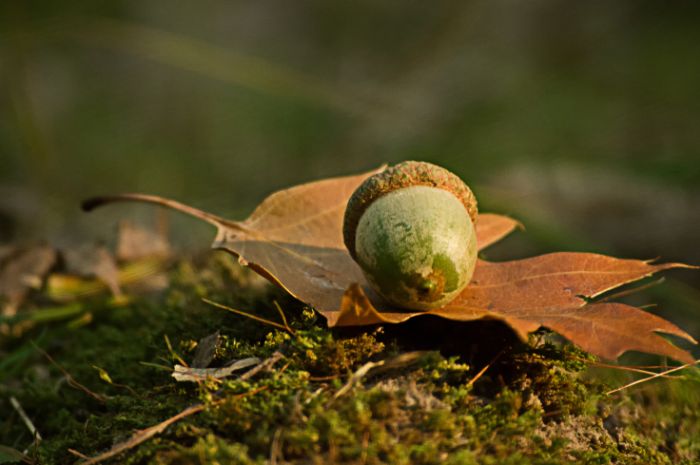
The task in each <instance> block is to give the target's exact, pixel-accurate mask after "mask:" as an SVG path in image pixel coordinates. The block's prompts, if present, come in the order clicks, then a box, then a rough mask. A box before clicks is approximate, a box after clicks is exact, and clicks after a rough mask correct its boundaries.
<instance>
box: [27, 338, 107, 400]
mask: <svg viewBox="0 0 700 465" xmlns="http://www.w3.org/2000/svg"><path fill="white" fill-rule="evenodd" d="M30 342H31V344H32V345H33V346H34V348H35V349H36V350H38V351H39V352H40V353H41V354H42V355H43V356H44V357H46V359H47V360H48V361H49V362H51V364H53V366H55V367H56V368H58V369H59V370H60V371H61V373H63V376H65V378H66V381H67V382H68V385H69V386H71V387H73V388H75V389H79V390H81V391H83V392H84V393H85V394H87V395H89V396H90V397H92V398H93V399H95V400H97V401H98V402H102V403H104V402H106V401H107V397H106V396H104V395H102V394H98V393H96V392H93V391H91V390H90V389H88V388H86V387H85V386H83V385H82V384H80V383H79V382H78V381H76V380H75V378H73V376H72V375H71V374H70V373H68V371H66V369H65V368H63V367H62V366H61V365H59V364H58V362H56V361H55V360H54V359H53V357H51V355H49V354H48V352H46V351H45V350H44V349H42V348H41V347H39V346H38V345H36V344H35V343H34V341H30Z"/></svg>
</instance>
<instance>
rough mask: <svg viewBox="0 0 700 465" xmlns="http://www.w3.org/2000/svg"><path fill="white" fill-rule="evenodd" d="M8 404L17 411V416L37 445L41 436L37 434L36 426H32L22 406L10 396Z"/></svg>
mask: <svg viewBox="0 0 700 465" xmlns="http://www.w3.org/2000/svg"><path fill="white" fill-rule="evenodd" d="M10 404H11V405H12V408H14V409H15V410H16V411H17V414H19V416H20V418H21V419H22V421H23V422H24V424H25V425H26V426H27V429H28V430H29V432H30V433H32V437H33V438H34V440H35V441H36V443H37V444H38V443H39V442H41V439H42V438H41V434H39V431H38V430H37V429H36V426H34V423H33V422H32V420H31V419H30V418H29V416H28V415H27V412H25V411H24V408H22V405H21V404H20V403H19V401H18V400H17V399H16V398H15V396H10Z"/></svg>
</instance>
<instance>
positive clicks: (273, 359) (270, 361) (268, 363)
mask: <svg viewBox="0 0 700 465" xmlns="http://www.w3.org/2000/svg"><path fill="white" fill-rule="evenodd" d="M282 357H284V355H282V352H278V351H275V353H273V354H272V355H271V356H270V357H269V358H267V359H266V360H264V361H263V362H262V363H259V364H257V365H256V366H254V367H253V368H251V369H250V370H248V371H246V372H245V373H243V374H242V375H241V377H240V378H238V379H241V380H246V379H250V378H252V377H253V376H255V375H256V374H258V373H259V372H261V371H263V370H269V369H270V368H272V367H273V366H274V364H275V363H277V362H278V361H279V360H280V359H281V358H282Z"/></svg>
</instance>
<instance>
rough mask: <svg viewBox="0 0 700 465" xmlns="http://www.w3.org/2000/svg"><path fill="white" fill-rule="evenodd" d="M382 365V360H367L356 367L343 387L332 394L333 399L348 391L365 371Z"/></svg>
mask: <svg viewBox="0 0 700 465" xmlns="http://www.w3.org/2000/svg"><path fill="white" fill-rule="evenodd" d="M382 365H384V360H380V361H378V362H367V363H365V364H364V365H362V366H361V367H360V368H358V369H357V371H355V373H353V374H352V376H350V379H348V382H347V383H345V385H344V386H343V387H341V388H340V389H338V391H337V392H336V393H335V394H334V395H333V400H336V399H337V398H339V397H340V396H343V395H345V394H346V393H347V392H348V391H350V389H352V387H353V386H354V385H355V383H357V382H358V381H360V380H361V379H362V377H364V376H365V375H366V374H367V373H369V371H370V370H371V369H372V368H376V367H380V366H382Z"/></svg>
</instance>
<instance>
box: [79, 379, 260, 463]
mask: <svg viewBox="0 0 700 465" xmlns="http://www.w3.org/2000/svg"><path fill="white" fill-rule="evenodd" d="M265 389H267V386H263V387H261V388H258V389H253V390H251V391H248V392H244V393H242V394H238V395H236V396H234V397H233V398H234V399H240V398H242V397H246V396H250V395H254V394H257V393H258V392H261V391H264V390H265ZM225 400H228V399H226V398H224V399H218V400H216V401H214V402H213V403H212V404H214V405H215V404H218V403H221V402H223V401H225ZM206 407H207V405H206V404H196V405H192V406H191V407H188V408H186V409H185V410H183V411H181V412H180V413H178V414H177V415H174V416H172V417H170V418H168V419H167V420H165V421H162V422H160V423H158V424H157V425H154V426H151V427H149V428H146V429H142V430H138V431H136V432H135V433H134V434H133V435H132V436H131V437H130V438H129V439H127V440H126V441H124V442H120V443H119V444H117V445H115V446H114V447H112V448H111V449H110V450H108V451H107V452H103V453H102V454H99V455H96V456H95V457H92V458H89V459H87V460H84V461H82V462H79V465H93V464H95V463H99V462H103V461H105V460H107V459H111V458H112V457H115V456H117V455H119V454H121V453H122V452H126V451H127V450H129V449H133V448H134V447H136V446H138V445H139V444H142V443H143V442H145V441H147V440H149V439H150V438H152V437H153V436H155V435H156V434H159V433H162V432H163V431H165V429H166V428H167V427H168V426H170V425H172V424H173V423H176V422H178V421H180V420H182V419H183V418H187V417H189V416H191V415H194V414H195V413H199V412H201V411H202V410H204V409H205V408H206ZM71 453H73V454H75V455H78V456H82V455H83V454H81V453H80V452H78V451H72V452H71Z"/></svg>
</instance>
